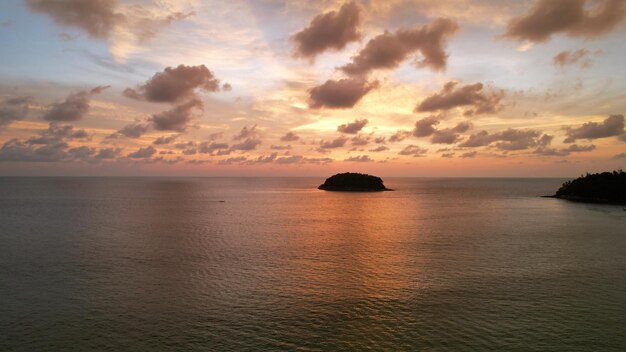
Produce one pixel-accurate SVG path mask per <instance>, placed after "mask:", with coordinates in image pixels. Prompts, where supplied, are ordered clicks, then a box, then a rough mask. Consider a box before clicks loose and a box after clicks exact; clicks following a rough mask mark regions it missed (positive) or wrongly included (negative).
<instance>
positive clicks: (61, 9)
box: [26, 0, 124, 39]
mask: <svg viewBox="0 0 626 352" xmlns="http://www.w3.org/2000/svg"><path fill="white" fill-rule="evenodd" d="M26 4H27V5H28V8H29V9H31V10H32V11H35V12H40V13H44V14H46V15H48V16H50V17H51V18H52V19H53V20H54V22H56V23H57V24H60V25H63V26H70V27H77V28H80V29H82V30H83V31H85V32H86V33H87V34H89V35H90V36H91V37H93V38H99V39H105V38H107V37H108V36H109V35H110V33H111V31H112V30H113V27H114V26H115V25H117V24H119V23H120V22H122V21H124V16H123V15H121V14H118V13H116V11H115V10H116V7H117V0H90V1H83V0H54V1H49V0H26Z"/></svg>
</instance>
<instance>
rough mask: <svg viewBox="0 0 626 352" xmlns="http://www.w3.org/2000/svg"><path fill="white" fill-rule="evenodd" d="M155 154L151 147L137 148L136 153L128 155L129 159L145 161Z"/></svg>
mask: <svg viewBox="0 0 626 352" xmlns="http://www.w3.org/2000/svg"><path fill="white" fill-rule="evenodd" d="M154 154H156V149H154V147H153V146H148V147H144V148H139V149H138V150H137V151H135V152H132V153H130V154H128V157H129V158H133V159H146V158H149V157H151V156H153V155H154Z"/></svg>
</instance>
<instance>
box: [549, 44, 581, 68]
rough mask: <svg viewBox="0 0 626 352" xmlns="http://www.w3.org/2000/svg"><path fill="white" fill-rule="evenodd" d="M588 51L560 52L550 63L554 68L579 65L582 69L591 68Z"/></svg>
mask: <svg viewBox="0 0 626 352" xmlns="http://www.w3.org/2000/svg"><path fill="white" fill-rule="evenodd" d="M589 54H590V52H589V50H587V49H578V50H576V51H567V50H566V51H561V52H560V53H558V54H556V55H555V56H554V57H553V58H552V62H553V63H554V64H555V65H556V66H560V67H565V66H571V65H576V64H579V65H580V67H582V68H588V67H590V66H591V59H590V58H589Z"/></svg>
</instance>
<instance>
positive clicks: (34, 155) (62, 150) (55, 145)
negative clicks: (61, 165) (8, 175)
mask: <svg viewBox="0 0 626 352" xmlns="http://www.w3.org/2000/svg"><path fill="white" fill-rule="evenodd" d="M67 147H68V145H67V143H65V142H52V143H49V144H43V145H41V146H40V145H39V144H30V143H25V142H22V141H19V140H17V139H11V140H9V141H8V142H6V143H4V144H3V145H2V147H1V148H0V161H14V162H55V161H63V160H66V159H67V158H68V154H67V152H66V148H67Z"/></svg>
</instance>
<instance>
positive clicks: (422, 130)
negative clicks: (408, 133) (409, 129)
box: [413, 116, 439, 137]
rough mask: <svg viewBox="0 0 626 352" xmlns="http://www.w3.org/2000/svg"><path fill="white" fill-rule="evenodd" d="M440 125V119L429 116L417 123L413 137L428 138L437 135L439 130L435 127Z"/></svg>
mask: <svg viewBox="0 0 626 352" xmlns="http://www.w3.org/2000/svg"><path fill="white" fill-rule="evenodd" d="M438 124H439V118H437V117H436V116H428V117H425V118H423V119H421V120H418V121H416V122H415V128H413V136H415V137H427V136H430V135H432V134H433V133H435V131H436V130H437V129H436V128H435V125H438Z"/></svg>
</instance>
